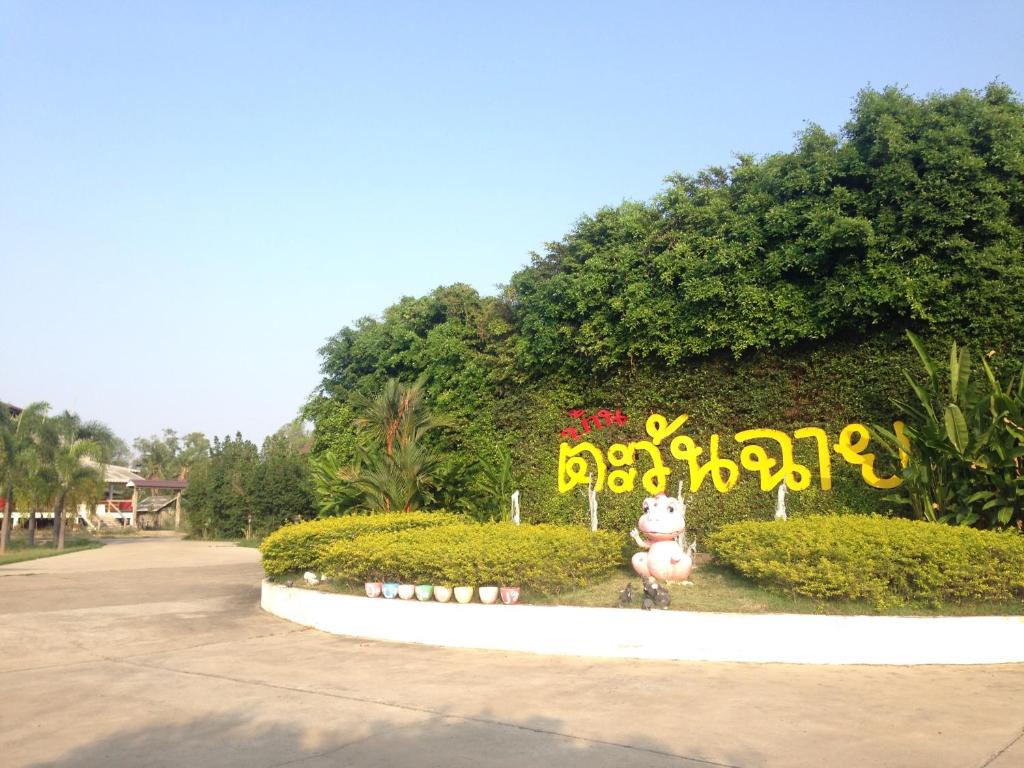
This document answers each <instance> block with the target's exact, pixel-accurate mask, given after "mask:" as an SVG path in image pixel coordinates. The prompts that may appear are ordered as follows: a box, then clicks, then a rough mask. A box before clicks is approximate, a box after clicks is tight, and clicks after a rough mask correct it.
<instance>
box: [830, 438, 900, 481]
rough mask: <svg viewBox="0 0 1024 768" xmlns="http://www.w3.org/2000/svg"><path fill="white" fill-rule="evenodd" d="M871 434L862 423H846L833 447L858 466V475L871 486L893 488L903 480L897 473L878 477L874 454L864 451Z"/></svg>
mask: <svg viewBox="0 0 1024 768" xmlns="http://www.w3.org/2000/svg"><path fill="white" fill-rule="evenodd" d="M870 441H871V435H870V433H869V432H868V428H867V427H865V426H864V425H863V424H847V425H846V426H845V427H843V431H842V432H840V433H839V442H837V443H836V444H835V445H834V446H833V448H834V449H835V452H836V453H838V454H839V455H840V456H842V457H843V458H844V459H845V460H846V461H848V462H849V463H850V464H854V465H858V466H860V476H861V477H862V478H863V479H864V482H865V483H867V484H868V485H870V486H871V487H872V488H882V489H887V488H895V487H896V486H898V485H900V483H902V482H903V478H901V477H900V476H899V475H893V476H892V477H879V476H878V475H876V474H875V454H873V453H865V451H867V448H868V443H869V442H870Z"/></svg>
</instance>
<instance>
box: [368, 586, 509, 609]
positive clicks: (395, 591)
mask: <svg viewBox="0 0 1024 768" xmlns="http://www.w3.org/2000/svg"><path fill="white" fill-rule="evenodd" d="M365 587H366V596H367V597H381V596H383V597H386V598H388V599H389V600H391V599H394V598H396V597H397V598H399V599H400V600H412V599H413V597H415V598H416V599H417V600H419V601H420V602H424V603H425V602H427V601H428V600H430V599H434V600H437V602H439V603H447V602H448V601H449V600H451V599H452V596H453V595H454V596H455V602H457V603H470V602H472V601H473V591H474V590H473V587H435V586H434V585H433V584H399V583H398V582H396V581H385V582H380V581H368V582H366V585H365ZM476 591H477V592H478V594H479V596H480V602H481V603H484V604H486V605H492V604H494V603H496V602H498V597H499V596H500V597H501V602H503V603H504V604H505V605H512V604H514V603H517V602H519V587H500V588H499V587H478V588H477V590H476Z"/></svg>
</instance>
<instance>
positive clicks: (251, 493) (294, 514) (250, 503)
mask: <svg viewBox="0 0 1024 768" xmlns="http://www.w3.org/2000/svg"><path fill="white" fill-rule="evenodd" d="M185 512H186V521H187V523H188V526H189V529H190V530H191V532H192V533H193V534H194V535H198V536H202V537H203V538H239V537H245V538H253V537H254V536H258V535H262V534H265V533H267V532H268V531H272V530H274V529H275V528H277V527H279V526H280V525H282V524H283V523H286V522H290V521H295V520H301V519H304V518H308V517H311V516H312V515H313V514H314V509H313V491H312V487H311V482H310V478H309V460H308V457H307V456H305V455H304V454H302V453H301V452H299V451H297V450H295V448H294V446H292V445H291V444H289V442H288V441H287V440H286V439H285V438H284V437H283V436H282V435H281V434H278V435H274V436H272V437H268V438H267V439H266V440H265V441H264V443H263V450H262V451H260V450H258V449H257V448H256V445H255V444H253V443H251V442H249V441H248V440H243V439H242V436H241V435H240V434H239V435H236V436H235V439H234V440H232V439H231V438H230V437H226V438H225V439H224V440H223V441H221V440H219V439H218V438H216V437H215V438H214V440H213V445H212V446H211V447H210V449H209V456H208V457H206V458H203V459H201V460H197V461H196V462H195V463H194V465H193V466H192V468H191V472H190V473H189V485H188V492H187V493H186V495H185Z"/></svg>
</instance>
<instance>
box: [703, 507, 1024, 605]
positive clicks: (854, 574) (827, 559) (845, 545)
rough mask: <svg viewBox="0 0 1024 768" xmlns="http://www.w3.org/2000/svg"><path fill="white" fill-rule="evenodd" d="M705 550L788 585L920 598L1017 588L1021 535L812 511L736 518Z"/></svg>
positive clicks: (960, 598)
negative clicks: (791, 516)
mask: <svg viewBox="0 0 1024 768" xmlns="http://www.w3.org/2000/svg"><path fill="white" fill-rule="evenodd" d="M707 545H708V548H709V550H710V551H711V552H712V553H713V554H714V555H715V557H716V558H718V560H720V561H721V562H723V563H726V564H727V565H729V566H731V567H732V568H735V569H736V570H737V571H739V572H740V573H741V574H743V575H744V576H747V577H749V578H751V579H753V580H755V581H757V582H758V583H760V584H762V585H764V586H766V587H769V588H775V589H777V590H781V591H784V592H788V593H790V594H796V595H805V596H807V597H812V598H818V599H822V600H836V599H839V600H869V601H871V602H872V603H873V604H874V605H875V606H876V607H877V608H879V609H881V608H884V607H886V606H894V605H904V604H906V603H907V602H909V601H920V602H924V603H928V604H931V605H936V604H938V603H940V602H948V603H962V602H965V601H987V600H1010V599H1019V598H1021V597H1024V536H1021V535H1019V534H1017V533H1011V532H1005V533H997V532H993V531H978V530H975V529H972V528H966V527H954V526H947V525H940V524H937V523H926V522H918V521H912V520H902V519H897V518H885V517H877V516H870V517H867V516H862V515H835V516H811V517H805V518H801V519H797V520H789V521H786V522H754V521H748V522H742V523H733V524H731V525H727V526H725V527H723V528H722V529H721V530H719V531H718V532H717V533H715V534H713V535H712V536H711V537H709V539H708V541H707Z"/></svg>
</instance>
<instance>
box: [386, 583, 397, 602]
mask: <svg viewBox="0 0 1024 768" xmlns="http://www.w3.org/2000/svg"><path fill="white" fill-rule="evenodd" d="M384 597H386V598H387V599H388V600H391V599H392V598H395V597H398V582H397V581H385V582H384Z"/></svg>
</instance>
